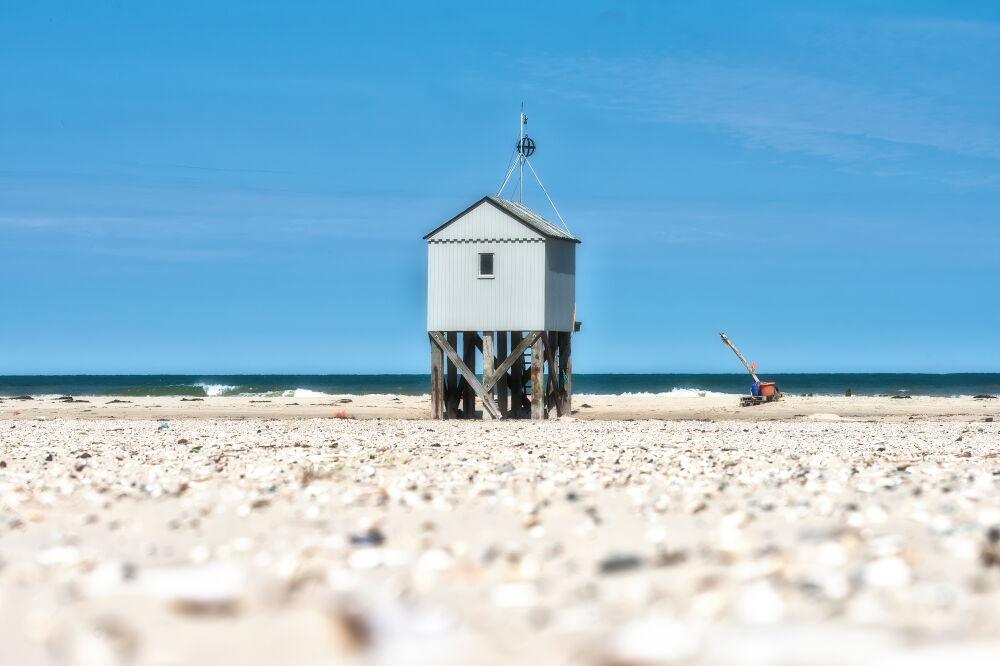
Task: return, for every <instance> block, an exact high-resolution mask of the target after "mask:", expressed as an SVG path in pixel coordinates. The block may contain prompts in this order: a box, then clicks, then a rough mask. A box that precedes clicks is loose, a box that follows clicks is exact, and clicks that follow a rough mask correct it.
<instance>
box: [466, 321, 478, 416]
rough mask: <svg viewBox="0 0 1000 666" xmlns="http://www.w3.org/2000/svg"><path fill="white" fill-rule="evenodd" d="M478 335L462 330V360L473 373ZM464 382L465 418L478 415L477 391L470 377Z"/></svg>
mask: <svg viewBox="0 0 1000 666" xmlns="http://www.w3.org/2000/svg"><path fill="white" fill-rule="evenodd" d="M478 337H479V335H478V334H476V333H474V332H473V331H462V346H463V347H464V349H463V353H462V361H463V362H465V365H467V366H468V367H469V370H471V371H472V374H473V375H475V374H476V339H477V338H478ZM463 374H464V373H463ZM463 379H464V378H463ZM463 384H464V387H465V390H464V391H463V392H462V410H463V412H464V414H465V418H467V419H471V418H473V417H475V415H476V392H475V390H474V389H473V388H472V385H471V384H470V383H469V381H468V379H465V380H464V382H463Z"/></svg>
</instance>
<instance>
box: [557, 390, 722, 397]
mask: <svg viewBox="0 0 1000 666" xmlns="http://www.w3.org/2000/svg"><path fill="white" fill-rule="evenodd" d="M577 395H593V396H596V395H600V394H597V393H578V394H577ZM607 395H610V396H611V397H616V398H724V397H729V396H733V395H736V394H735V393H720V392H719V391H705V390H702V389H695V388H675V389H671V390H669V391H663V392H661V393H650V392H649V391H635V392H632V391H626V392H624V393H610V394H607Z"/></svg>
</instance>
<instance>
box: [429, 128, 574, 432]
mask: <svg viewBox="0 0 1000 666" xmlns="http://www.w3.org/2000/svg"><path fill="white" fill-rule="evenodd" d="M522 118H524V122H526V117H524V116H523V115H522ZM522 142H523V139H522ZM520 145H521V143H519V146H520ZM529 166H530V164H529ZM508 176H509V172H508ZM501 189H502V188H501ZM557 214H558V213H557ZM424 239H425V240H426V241H427V331H428V335H429V337H430V343H431V402H432V407H431V408H432V415H433V417H434V418H454V417H465V418H471V417H473V416H474V415H475V414H476V401H477V400H478V401H479V403H480V405H481V407H482V412H483V414H484V415H485V416H486V417H489V418H507V417H515V418H516V417H527V416H530V417H531V418H535V419H540V418H545V416H546V415H548V414H549V413H551V412H552V411H553V410H554V411H555V413H557V414H559V415H563V414H569V413H570V410H571V406H572V402H571V396H572V356H571V354H572V350H571V338H572V335H573V332H574V328H575V309H576V305H575V304H576V294H575V283H576V245H577V244H578V243H579V242H580V241H579V240H578V239H577V238H575V237H574V236H573V235H572V234H571V233H569V231H568V230H564V229H562V228H560V227H558V226H557V225H555V224H553V223H552V222H550V221H549V220H547V219H545V218H544V217H542V216H541V215H539V214H538V213H536V212H534V211H532V210H531V209H530V208H528V207H527V206H524V205H523V204H521V203H518V202H515V201H509V200H506V199H501V198H498V197H492V196H487V197H483V198H482V199H480V200H479V201H477V202H476V203H474V204H472V206H470V207H469V208H467V209H465V210H464V211H462V212H461V213H459V214H458V215H456V216H455V217H453V218H452V219H450V220H448V221H447V222H445V223H444V224H442V225H441V226H440V227H438V228H437V229H435V230H434V231H432V232H430V233H429V234H427V235H426V236H424ZM477 357H481V359H482V361H481V364H480V365H479V372H477ZM546 367H547V368H548V372H546V371H545V369H546Z"/></svg>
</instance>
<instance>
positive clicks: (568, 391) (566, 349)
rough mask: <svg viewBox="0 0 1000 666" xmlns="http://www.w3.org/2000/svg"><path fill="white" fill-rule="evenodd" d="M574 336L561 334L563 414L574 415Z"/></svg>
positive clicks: (560, 355)
mask: <svg viewBox="0 0 1000 666" xmlns="http://www.w3.org/2000/svg"><path fill="white" fill-rule="evenodd" d="M572 342H573V334H572V333H560V334H559V376H560V377H561V378H562V391H561V393H562V413H563V414H565V415H567V416H569V415H571V414H572V413H573V348H572Z"/></svg>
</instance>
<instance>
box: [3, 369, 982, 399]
mask: <svg viewBox="0 0 1000 666" xmlns="http://www.w3.org/2000/svg"><path fill="white" fill-rule="evenodd" d="M762 379H764V380H766V381H773V382H776V383H777V385H778V388H779V389H780V390H781V391H782V392H784V393H786V394H792V395H809V394H813V395H845V393H846V392H847V391H848V390H850V391H851V394H852V395H870V396H883V395H884V396H893V395H912V396H974V395H993V396H996V395H1000V373H953V374H894V373H801V374H771V375H767V376H766V377H762ZM750 383H751V380H750V378H749V375H747V374H746V373H742V374H736V373H734V374H583V373H581V374H574V375H573V392H574V393H575V394H577V395H625V396H628V395H636V396H651V395H668V396H676V397H689V398H699V397H705V396H717V395H736V394H746V393H749V391H750ZM429 385H430V376H429V375H425V374H424V375H422V374H414V375H0V396H21V395H30V396H45V395H52V396H64V395H71V396H99V395H107V396H188V397H208V396H269V397H277V396H287V397H308V396H322V395H373V394H381V395H426V394H427V393H428V390H429Z"/></svg>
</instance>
